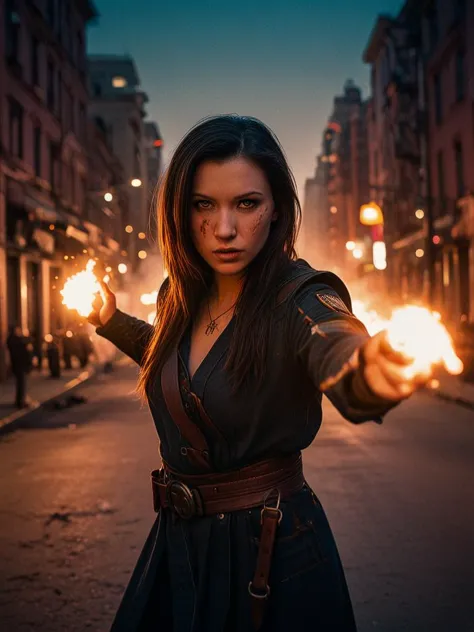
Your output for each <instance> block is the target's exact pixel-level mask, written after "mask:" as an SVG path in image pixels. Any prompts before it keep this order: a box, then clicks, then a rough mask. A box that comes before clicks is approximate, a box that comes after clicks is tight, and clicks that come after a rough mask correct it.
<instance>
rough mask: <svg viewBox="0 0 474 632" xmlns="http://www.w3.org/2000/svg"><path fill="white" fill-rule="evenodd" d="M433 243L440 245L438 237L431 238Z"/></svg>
mask: <svg viewBox="0 0 474 632" xmlns="http://www.w3.org/2000/svg"><path fill="white" fill-rule="evenodd" d="M433 243H434V244H436V245H438V244H439V243H441V237H440V236H439V235H435V236H434V237H433Z"/></svg>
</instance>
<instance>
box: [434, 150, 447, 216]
mask: <svg viewBox="0 0 474 632" xmlns="http://www.w3.org/2000/svg"><path fill="white" fill-rule="evenodd" d="M436 160H437V167H438V198H439V211H438V212H437V213H436V214H437V215H444V211H445V204H446V189H445V179H444V154H443V152H442V151H439V152H438V155H437V157H436Z"/></svg>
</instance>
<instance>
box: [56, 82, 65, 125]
mask: <svg viewBox="0 0 474 632" xmlns="http://www.w3.org/2000/svg"><path fill="white" fill-rule="evenodd" d="M57 85H58V117H59V120H60V121H62V120H63V114H64V113H63V75H62V72H61V71H60V70H58V78H57Z"/></svg>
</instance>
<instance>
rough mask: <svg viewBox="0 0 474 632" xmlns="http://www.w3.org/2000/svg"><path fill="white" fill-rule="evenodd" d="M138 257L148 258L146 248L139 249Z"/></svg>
mask: <svg viewBox="0 0 474 632" xmlns="http://www.w3.org/2000/svg"><path fill="white" fill-rule="evenodd" d="M138 258H139V259H146V258H147V252H146V250H139V251H138Z"/></svg>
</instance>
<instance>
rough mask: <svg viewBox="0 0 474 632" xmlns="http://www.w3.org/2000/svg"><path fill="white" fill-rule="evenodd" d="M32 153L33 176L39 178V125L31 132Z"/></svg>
mask: <svg viewBox="0 0 474 632" xmlns="http://www.w3.org/2000/svg"><path fill="white" fill-rule="evenodd" d="M33 153H34V156H33V159H34V168H35V174H36V175H37V176H38V178H41V127H40V126H39V125H37V126H36V127H35V128H34V131H33Z"/></svg>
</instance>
